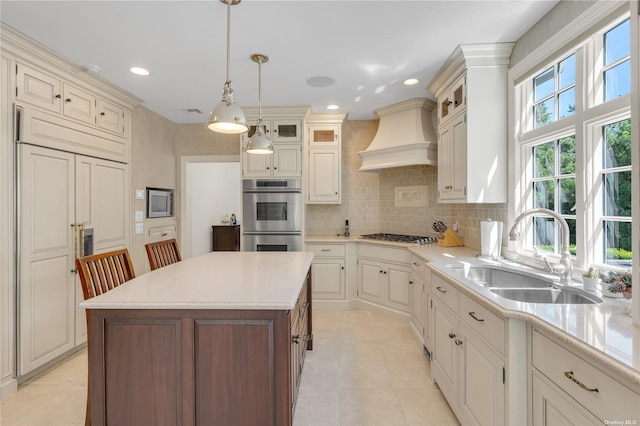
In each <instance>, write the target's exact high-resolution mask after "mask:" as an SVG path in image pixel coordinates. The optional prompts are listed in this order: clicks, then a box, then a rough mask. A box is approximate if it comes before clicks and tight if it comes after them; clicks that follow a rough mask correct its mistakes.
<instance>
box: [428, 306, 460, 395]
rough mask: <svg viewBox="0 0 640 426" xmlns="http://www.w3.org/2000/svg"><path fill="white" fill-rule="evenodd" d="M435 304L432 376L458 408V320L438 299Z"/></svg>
mask: <svg viewBox="0 0 640 426" xmlns="http://www.w3.org/2000/svg"><path fill="white" fill-rule="evenodd" d="M431 302H432V304H433V308H432V309H433V351H432V352H431V355H432V357H431V375H432V377H433V379H434V380H435V381H436V382H437V383H438V387H440V390H441V391H442V393H443V394H444V396H445V398H447V401H449V405H451V406H452V407H457V406H458V370H459V367H458V354H459V350H458V345H456V341H458V340H460V338H459V337H458V336H457V333H458V319H457V318H456V315H455V314H454V313H453V312H451V311H450V310H449V308H447V307H446V306H445V305H444V304H443V303H442V302H440V301H439V300H438V299H437V298H432V299H431Z"/></svg>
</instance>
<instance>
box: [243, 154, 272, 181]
mask: <svg viewBox="0 0 640 426" xmlns="http://www.w3.org/2000/svg"><path fill="white" fill-rule="evenodd" d="M271 157H272V156H271V155H261V154H247V153H246V152H244V148H243V150H242V177H245V178H268V177H271Z"/></svg>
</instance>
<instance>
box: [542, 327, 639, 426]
mask: <svg viewBox="0 0 640 426" xmlns="http://www.w3.org/2000/svg"><path fill="white" fill-rule="evenodd" d="M531 371H532V390H531V392H532V395H533V407H532V411H533V412H532V418H533V424H534V425H553V424H559V423H558V422H562V424H564V425H571V424H574V425H582V424H600V425H602V424H607V423H608V424H614V422H615V421H620V423H616V424H627V425H634V424H638V423H640V406H639V404H638V401H640V393H639V392H638V389H637V386H636V387H635V388H632V387H631V386H627V385H626V384H625V383H624V382H623V381H622V379H618V378H616V377H615V375H613V374H612V373H611V372H609V371H607V370H606V369H603V368H602V366H596V365H593V364H591V363H590V362H589V361H587V360H585V359H583V358H582V357H580V356H579V355H577V354H575V353H574V352H572V351H571V350H569V349H567V348H565V347H563V346H560V345H559V344H558V343H556V342H555V341H553V340H552V339H551V338H550V337H547V336H546V335H545V334H544V333H543V332H541V331H539V330H537V329H535V328H532V329H531Z"/></svg>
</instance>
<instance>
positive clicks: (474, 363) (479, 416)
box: [460, 323, 505, 426]
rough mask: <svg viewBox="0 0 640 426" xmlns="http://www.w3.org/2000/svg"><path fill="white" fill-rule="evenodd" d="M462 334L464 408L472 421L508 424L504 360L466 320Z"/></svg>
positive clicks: (461, 392) (497, 424)
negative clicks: (467, 324)
mask: <svg viewBox="0 0 640 426" xmlns="http://www.w3.org/2000/svg"><path fill="white" fill-rule="evenodd" d="M460 334H461V335H462V336H463V337H461V340H462V344H461V345H460V347H461V348H462V352H461V356H462V358H461V360H460V410H461V411H462V413H463V415H464V416H465V417H466V418H467V420H468V421H469V423H470V424H479V425H495V426H500V425H504V423H505V412H504V409H505V404H504V399H505V392H504V387H505V385H504V382H503V377H504V360H503V359H501V358H500V357H499V356H497V355H496V354H495V353H494V352H493V351H492V350H491V349H490V348H489V346H487V345H486V344H485V343H484V342H483V341H482V340H481V339H480V337H479V336H478V335H477V334H476V333H475V332H473V331H471V329H470V328H468V327H466V326H465V325H464V324H462V323H461V324H460Z"/></svg>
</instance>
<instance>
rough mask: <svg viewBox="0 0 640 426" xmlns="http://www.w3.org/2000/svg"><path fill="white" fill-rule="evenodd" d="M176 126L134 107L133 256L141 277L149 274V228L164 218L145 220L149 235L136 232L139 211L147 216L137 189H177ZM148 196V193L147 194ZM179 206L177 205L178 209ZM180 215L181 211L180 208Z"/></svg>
mask: <svg viewBox="0 0 640 426" xmlns="http://www.w3.org/2000/svg"><path fill="white" fill-rule="evenodd" d="M175 133H176V124H174V123H173V122H172V121H170V120H167V119H166V118H164V117H162V116H160V115H158V114H156V113H155V112H152V111H150V110H148V109H147V108H145V107H143V106H137V107H136V108H134V110H133V113H132V115H131V168H130V171H131V244H130V247H129V253H130V254H131V260H132V261H133V270H134V271H136V272H137V275H142V273H143V272H144V271H145V262H146V258H147V255H146V252H145V250H144V245H145V242H146V241H145V234H146V232H147V229H148V228H149V226H154V224H158V223H159V221H163V220H164V219H147V218H146V217H145V220H144V231H145V234H140V235H136V233H135V220H134V218H135V211H136V210H142V211H144V212H145V213H144V214H145V216H146V211H147V209H146V199H145V200H136V189H145V188H146V187H155V188H173V189H177V185H176V156H175V152H174V138H175ZM145 197H146V194H145ZM176 206H178V204H175V205H174V207H176ZM176 214H178V211H177V209H176Z"/></svg>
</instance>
